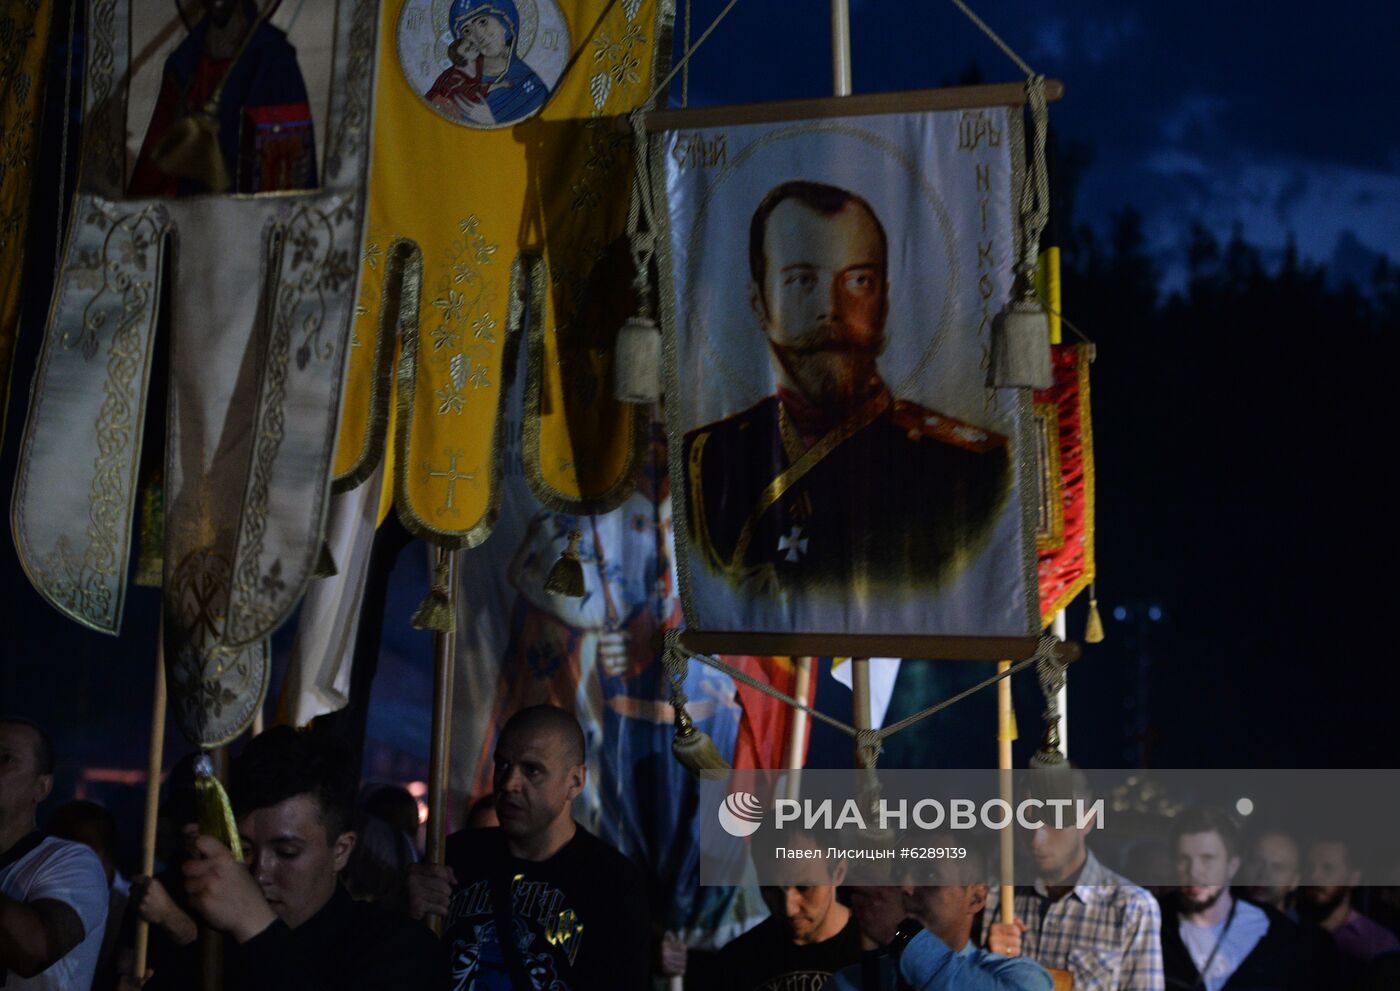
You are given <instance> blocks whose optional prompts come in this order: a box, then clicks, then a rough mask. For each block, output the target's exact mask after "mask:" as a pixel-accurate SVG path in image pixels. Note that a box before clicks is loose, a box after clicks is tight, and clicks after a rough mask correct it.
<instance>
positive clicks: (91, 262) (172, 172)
mask: <svg viewBox="0 0 1400 991" xmlns="http://www.w3.org/2000/svg"><path fill="white" fill-rule="evenodd" d="M152 7H153V5H149V4H132V3H126V2H119V0H89V3H88V9H87V17H86V21H85V23H86V24H87V25H88V36H87V38H88V64H87V75H86V81H85V93H84V97H83V99H84V107H85V116H84V133H83V153H82V164H81V175H80V180H79V193H78V199H77V202H76V203H75V205H74V209H73V211H72V222H71V225H70V229H69V231H68V236H67V240H66V242H65V247H64V252H63V265H62V270H61V272H60V273H59V277H58V280H57V283H56V286H55V291H54V301H53V304H52V308H51V310H50V314H49V323H48V326H47V327H46V329H45V335H44V342H43V345H42V350H41V354H40V358H39V365H38V369H37V371H36V374H35V379H34V385H33V391H32V396H31V401H30V407H29V415H28V419H27V422H26V424H25V433H24V439H23V445H22V449H21V454H20V467H19V471H18V474H17V477H16V481H15V495H14V501H13V506H12V519H13V527H14V532H15V538H16V541H15V542H16V546H17V550H18V552H19V556H20V559H21V561H22V563H23V564H24V567H25V569H26V571H27V572H28V574H29V576H30V578H31V580H32V581H33V582H34V584H35V587H36V588H37V589H38V590H39V591H40V593H41V594H42V595H44V597H45V598H47V599H48V600H49V601H50V602H51V603H52V604H53V605H55V606H56V607H57V608H58V609H60V610H61V611H63V612H64V613H66V614H67V615H69V616H70V617H72V618H73V619H75V620H76V621H78V622H81V623H83V624H85V625H87V626H89V627H92V628H93V629H97V630H100V631H103V632H108V633H115V632H116V631H117V629H118V628H119V625H120V622H121V613H122V604H123V600H124V596H125V591H126V582H127V562H128V558H129V556H130V545H131V529H132V518H133V510H134V505H135V500H136V496H137V486H136V478H137V466H138V465H139V463H140V459H141V436H142V429H143V425H144V421H145V418H146V417H147V416H148V415H151V414H152V413H157V415H158V410H153V409H151V408H149V404H148V400H149V398H150V397H151V395H152V393H156V394H159V392H160V386H161V383H158V382H154V383H153V382H152V381H151V369H152V365H153V361H154V354H155V350H156V348H157V347H158V346H161V347H164V348H167V349H168V354H169V366H170V374H169V381H168V383H166V389H165V392H166V396H167V398H166V416H167V423H166V430H167V436H166V444H165V455H166V456H165V464H164V469H163V481H162V483H161V485H162V488H163V502H164V507H165V510H164V516H165V520H164V574H163V587H164V609H163V615H164V627H165V629H164V637H165V645H166V659H167V665H168V676H169V680H170V687H171V694H172V698H173V703H174V705H173V708H174V710H175V713H176V716H177V720H178V722H179V724H180V727H181V729H182V730H183V731H184V732H185V734H186V735H187V736H188V737H189V738H190V739H191V740H192V741H193V742H195V743H198V744H201V745H206V746H212V745H216V744H219V743H222V742H224V741H226V740H228V739H231V738H232V737H233V736H236V735H237V734H238V733H239V732H241V731H242V729H243V728H244V727H245V726H246V724H247V723H248V722H249V721H250V720H251V719H252V715H253V713H254V711H255V710H256V708H257V706H258V704H259V702H260V701H261V698H262V694H263V692H264V691H265V688H266V681H267V665H268V651H267V644H266V638H267V637H268V635H269V634H271V633H272V631H273V630H275V629H276V628H277V627H278V626H279V625H280V624H281V623H282V622H283V621H284V620H285V619H286V618H287V617H288V616H289V615H290V614H291V612H292V611H293V609H294V608H295V607H296V604H297V602H298V601H299V600H300V598H301V595H302V592H303V591H304V590H305V588H306V586H307V584H308V582H309V581H310V580H311V578H312V575H313V569H314V566H315V565H316V563H317V562H318V560H319V559H320V552H321V549H322V534H323V532H324V529H325V517H326V510H327V503H328V499H329V495H330V474H331V455H332V451H333V444H334V437H335V426H336V419H337V414H338V410H339V404H340V403H339V400H340V387H341V381H342V378H343V375H344V359H345V353H346V349H347V342H348V339H349V331H350V318H351V315H352V307H353V301H354V298H355V283H356V277H357V267H356V259H357V256H358V253H359V245H360V241H361V236H362V233H363V214H364V211H363V203H364V185H365V180H366V176H367V166H368V152H369V140H368V139H369V127H370V107H371V98H372V96H373V88H372V87H373V78H372V70H373V65H374V62H373V53H374V44H375V32H376V24H377V14H378V6H377V4H376V3H375V2H374V0H339V2H337V3H334V4H331V3H327V4H302V5H287V7H286V9H283V8H281V7H279V6H278V5H277V4H276V3H275V2H265V3H262V4H258V3H252V2H245V3H234V4H191V5H189V9H185V8H184V7H177V8H175V9H170V8H167V9H166V10H165V11H164V12H163V13H164V16H163V17H162V16H155V17H153V16H152ZM181 17H184V18H187V19H186V20H180V18H181ZM167 21H168V23H167ZM293 39H306V43H305V44H304V45H301V47H298V44H296V43H294V40H293ZM151 52H160V53H162V54H163V56H164V57H163V58H156V59H153V58H151V57H150V53H151ZM317 117H319V118H320V122H319V123H318V122H317V120H316V118H317ZM167 277H168V279H169V284H168V286H167V285H165V284H164V283H165V280H166V278H167ZM163 293H165V294H168V298H169V305H168V307H167V308H164V309H162V305H161V299H162V294H163ZM158 328H161V332H160V333H158ZM158 338H163V339H164V342H163V343H162V344H159V345H158V343H157V339H158Z"/></svg>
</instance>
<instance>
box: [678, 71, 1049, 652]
mask: <svg viewBox="0 0 1400 991" xmlns="http://www.w3.org/2000/svg"><path fill="white" fill-rule="evenodd" d="M954 92H956V91H954ZM909 96H916V95H915V94H909ZM871 99H872V100H873V99H876V98H871ZM878 99H880V100H883V101H885V102H884V104H883V105H882V107H879V108H876V109H875V110H874V111H872V112H868V113H864V114H862V115H860V116H854V115H852V114H853V111H851V110H846V109H844V107H843V104H844V105H845V106H849V105H850V104H849V102H848V101H815V102H812V103H808V104H804V106H803V109H802V110H800V111H799V110H792V109H790V108H784V106H783V105H782V104H769V105H764V106H762V107H746V108H738V109H737V110H734V111H729V112H730V114H731V118H730V120H728V121H726V120H724V119H723V118H724V116H725V114H726V110H725V108H713V109H708V110H704V111H692V112H689V114H687V112H683V111H678V112H674V113H672V114H668V115H666V119H665V121H664V123H660V122H659V123H656V124H655V125H654V128H653V129H654V130H655V131H658V132H659V133H657V134H655V136H654V137H653V139H652V144H651V155H652V175H653V179H654V185H655V187H656V197H657V202H658V204H662V203H664V206H660V205H658V209H657V213H658V214H659V215H661V216H664V217H666V218H667V222H668V224H669V229H668V231H667V232H666V234H665V236H664V237H663V238H662V239H661V240H663V241H664V254H665V257H664V258H663V260H662V262H661V265H660V270H661V283H662V293H661V310H662V316H663V324H664V328H663V333H664V336H665V341H666V353H667V368H666V376H667V381H666V398H667V416H668V422H669V426H670V429H671V431H672V438H671V443H672V450H673V451H674V452H675V455H676V456H675V457H674V459H673V462H672V464H673V485H674V488H675V491H677V492H678V493H681V494H682V495H683V501H682V502H678V505H677V513H676V516H677V532H678V534H679V535H680V536H681V538H682V539H681V547H680V551H679V554H680V559H679V560H680V565H681V569H680V570H681V591H682V598H683V602H684V606H685V614H686V621H687V625H688V626H689V627H690V628H693V629H697V630H718V631H769V632H804V633H831V632H845V633H857V634H876V633H919V634H948V635H954V634H956V635H979V636H1023V635H1025V634H1026V633H1027V632H1028V631H1030V630H1032V629H1034V628H1035V627H1036V625H1037V624H1038V620H1039V612H1038V610H1037V591H1036V581H1035V517H1034V513H1035V508H1036V502H1035V479H1034V476H1033V469H1034V465H1035V450H1034V446H1033V442H1032V441H1031V439H1030V432H1029V425H1030V402H1029V399H1030V396H1029V392H1028V390H1025V389H1010V388H1007V389H994V388H989V386H988V382H989V362H990V347H991V341H992V334H993V325H994V323H995V322H996V320H997V318H998V315H999V314H1000V313H1001V312H1002V311H1003V309H1004V308H1005V307H1006V305H1007V304H1008V302H1009V301H1010V299H1011V294H1012V289H1013V280H1014V275H1013V265H1014V261H1015V259H1016V257H1017V251H1018V245H1019V242H1018V238H1019V236H1020V233H1019V230H1018V223H1017V220H1016V217H1017V212H1016V210H1015V209H1014V207H1013V204H1014V203H1015V202H1016V196H1017V194H1018V192H1019V183H1020V182H1021V172H1022V169H1021V164H1020V163H1021V162H1022V160H1023V157H1024V151H1023V147H1022V143H1023V137H1022V128H1021V120H1020V114H1019V108H1012V107H1008V106H1004V105H987V106H977V105H975V104H972V105H970V104H969V102H963V103H961V104H957V103H954V104H953V105H955V106H957V109H951V110H938V109H926V110H917V109H913V110H911V109H908V107H909V104H908V103H905V104H903V105H901V104H900V99H899V98H898V97H894V98H883V97H882V98H878ZM968 99H969V100H971V99H972V98H971V97H969V98H968ZM943 105H948V102H947V101H946V100H945V102H944V104H943ZM882 111H883V112H882ZM673 121H674V122H675V126H674V127H673V126H672V122H673ZM691 121H693V123H690V122H691Z"/></svg>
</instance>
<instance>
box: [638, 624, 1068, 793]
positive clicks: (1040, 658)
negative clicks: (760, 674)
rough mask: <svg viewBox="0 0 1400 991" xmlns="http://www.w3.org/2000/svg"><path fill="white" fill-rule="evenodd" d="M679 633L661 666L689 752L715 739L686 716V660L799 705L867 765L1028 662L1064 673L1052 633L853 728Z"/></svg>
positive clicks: (669, 639)
mask: <svg viewBox="0 0 1400 991" xmlns="http://www.w3.org/2000/svg"><path fill="white" fill-rule="evenodd" d="M681 632H682V631H680V630H667V631H666V634H665V636H664V640H663V642H664V644H665V647H664V652H663V654H662V657H663V663H664V664H665V666H666V673H667V675H668V676H669V677H670V679H671V705H672V707H673V708H674V709H675V710H676V726H677V730H676V741H679V740H680V739H681V737H682V736H683V735H684V736H685V737H686V739H687V742H686V744H685V747H686V748H687V750H688V751H689V750H690V749H691V748H696V749H698V748H701V747H704V746H706V745H707V746H708V748H709V749H710V750H714V742H713V741H711V740H710V738H709V736H708V735H706V734H705V733H704V731H702V730H701V729H699V728H698V727H697V726H695V723H694V720H692V719H691V718H690V715H689V713H687V712H686V711H685V703H686V702H687V699H686V696H685V692H684V691H683V690H682V689H681V686H682V684H683V683H684V681H685V674H686V665H687V663H688V662H689V661H691V660H695V661H699V662H701V663H702V664H708V665H709V666H710V667H712V668H714V669H716V670H717V671H723V672H724V673H725V674H727V675H729V677H731V678H733V679H734V680H735V681H738V682H741V683H743V684H745V685H747V686H749V687H750V688H752V689H755V690H756V691H760V692H762V693H763V694H765V695H768V696H771V697H772V698H775V699H777V700H778V701H780V702H783V703H785V704H786V705H788V706H789V707H790V708H793V709H801V710H802V711H803V712H805V713H807V714H808V715H809V716H811V717H812V718H813V719H818V720H821V721H822V722H824V723H826V724H827V725H828V726H830V727H832V728H833V729H836V730H839V731H841V732H842V733H845V734H846V735H847V736H850V737H853V738H854V739H855V741H856V744H857V746H858V747H859V748H860V750H861V751H862V753H863V755H864V756H865V757H866V758H868V762H867V766H868V767H874V766H875V763H876V758H877V757H878V756H879V754H880V750H881V744H882V743H883V741H884V740H885V739H886V738H887V737H890V736H893V735H894V734H895V733H898V732H900V731H901V730H904V729H908V728H909V727H910V726H913V725H914V724H915V723H917V722H920V721H922V720H924V719H927V718H928V717H929V716H933V715H936V714H937V713H939V712H942V711H943V710H944V709H947V708H949V707H950V706H953V705H956V704H957V703H959V702H961V701H962V700H963V699H966V698H968V697H970V696H972V695H975V694H976V693H978V692H980V691H982V690H983V689H985V688H990V687H991V686H993V685H995V684H996V683H997V682H999V681H1001V680H1002V679H1004V678H1009V677H1011V676H1012V675H1013V674H1015V673H1016V672H1018V671H1024V670H1025V669H1026V668H1028V667H1030V666H1031V665H1033V664H1035V665H1044V664H1046V663H1053V664H1054V665H1055V666H1057V667H1058V668H1059V669H1060V670H1061V671H1063V669H1064V664H1063V662H1061V661H1060V660H1059V656H1058V647H1059V643H1060V641H1059V640H1057V639H1056V638H1055V637H1051V636H1045V637H1041V638H1040V640H1039V642H1038V643H1037V644H1036V648H1035V653H1033V654H1032V655H1031V656H1030V657H1027V658H1023V659H1022V660H1019V661H1017V662H1016V663H1015V664H1012V665H1011V666H1010V667H1008V668H1007V669H1006V670H1005V671H999V672H998V673H996V674H995V675H993V676H992V677H990V678H987V679H985V680H983V681H980V682H978V683H977V684H975V685H973V686H972V687H970V688H966V689H964V690H963V691H961V692H958V693H957V694H956V695H953V696H951V697H949V698H946V699H944V700H943V701H941V702H936V703H934V704H933V705H930V706H928V707H926V708H924V709H920V710H919V711H918V712H916V713H913V714H912V715H909V716H906V717H904V718H903V719H901V720H899V721H898V722H895V723H891V724H890V725H888V726H884V727H881V728H880V729H857V728H856V727H854V726H851V725H850V724H849V723H844V722H842V721H841V720H839V719H835V718H833V717H832V716H828V715H827V714H826V713H824V712H819V711H818V710H816V709H814V708H812V707H811V706H809V705H806V704H805V703H803V702H801V701H799V700H798V699H796V698H794V697H793V696H791V695H788V694H787V693H785V692H782V691H779V690H778V689H776V688H774V687H773V686H772V685H770V684H768V683H766V682H763V681H760V680H759V679H757V678H755V677H753V676H752V675H750V674H748V673H747V672H745V671H741V670H739V669H738V668H736V667H734V666H733V665H730V664H726V663H725V662H724V661H722V660H720V659H719V658H717V657H713V656H711V655H709V654H699V653H696V652H695V651H693V650H690V649H689V648H687V647H686V646H685V645H684V644H683V643H681ZM691 734H694V736H696V737H700V738H702V740H701V741H698V742H697V741H695V740H694V739H693V738H692V736H691ZM676 741H673V743H672V750H673V751H676V749H677V747H678V746H679V745H680V744H679V743H678V742H676ZM715 753H716V755H718V751H715ZM676 757H677V759H678V760H680V761H681V763H682V764H684V765H685V766H686V767H687V768H688V769H690V770H692V771H697V772H698V770H701V769H703V768H696V767H694V766H692V765H691V764H690V763H688V762H687V761H686V760H685V759H684V758H682V757H681V754H680V753H679V752H677V753H676ZM711 766H712V765H711ZM721 766H722V767H727V766H728V765H727V764H723V763H722V759H721Z"/></svg>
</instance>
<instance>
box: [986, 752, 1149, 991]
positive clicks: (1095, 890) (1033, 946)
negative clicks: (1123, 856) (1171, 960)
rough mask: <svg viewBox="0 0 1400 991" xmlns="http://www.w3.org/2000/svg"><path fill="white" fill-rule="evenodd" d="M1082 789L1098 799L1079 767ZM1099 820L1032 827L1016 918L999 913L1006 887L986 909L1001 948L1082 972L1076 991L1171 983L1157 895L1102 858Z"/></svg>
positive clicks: (1077, 781) (995, 945) (996, 949)
mask: <svg viewBox="0 0 1400 991" xmlns="http://www.w3.org/2000/svg"><path fill="white" fill-rule="evenodd" d="M1073 790H1074V797H1075V798H1082V799H1084V800H1085V801H1086V802H1087V801H1089V800H1090V796H1089V793H1088V791H1089V790H1088V787H1087V784H1086V782H1085V780H1084V777H1083V775H1082V774H1081V773H1080V772H1079V771H1075V772H1074V789H1073ZM1093 828H1094V826H1093V823H1092V822H1090V823H1087V824H1085V825H1084V826H1083V827H1079V828H1076V827H1074V826H1066V827H1064V828H1062V829H1057V828H1055V827H1054V826H1050V825H1046V826H1043V827H1042V828H1040V829H1037V830H1035V831H1033V832H1032V833H1031V853H1032V855H1033V856H1034V858H1035V866H1036V874H1037V877H1036V881H1035V885H1034V886H1033V887H1029V888H1026V887H1021V888H1017V889H1016V922H1015V923H1001V922H993V923H991V924H990V925H988V922H991V920H994V919H996V918H997V913H998V906H999V903H1000V900H1001V899H1000V894H1001V893H1000V889H999V888H993V889H992V892H991V897H990V898H989V899H988V901H987V910H986V912H985V913H984V914H983V919H984V922H983V928H984V931H987V935H988V938H987V945H988V948H989V949H990V950H991V951H992V952H993V953H1001V954H1004V955H1007V956H1014V955H1015V954H1016V953H1017V952H1020V953H1022V954H1023V955H1025V956H1027V957H1030V958H1031V959H1032V960H1034V961H1035V962H1036V963H1038V964H1040V965H1041V966H1043V967H1047V968H1050V969H1058V970H1067V971H1069V972H1070V973H1071V974H1072V975H1074V991H1163V988H1164V986H1165V979H1164V977H1163V974H1162V913H1161V909H1159V908H1158V906H1157V900H1156V899H1155V898H1153V897H1152V896H1151V895H1150V894H1148V892H1147V891H1145V890H1144V889H1142V888H1139V887H1138V886H1137V885H1135V884H1132V883H1131V882H1129V881H1128V880H1127V879H1126V878H1124V877H1121V876H1120V875H1118V874H1115V873H1114V872H1113V871H1111V870H1109V869H1108V868H1107V867H1105V866H1103V864H1101V863H1099V862H1098V860H1097V859H1096V858H1095V857H1094V855H1093V854H1092V853H1090V852H1089V849H1088V847H1087V846H1086V845H1085V837H1086V836H1087V835H1088V833H1089V830H1091V829H1093Z"/></svg>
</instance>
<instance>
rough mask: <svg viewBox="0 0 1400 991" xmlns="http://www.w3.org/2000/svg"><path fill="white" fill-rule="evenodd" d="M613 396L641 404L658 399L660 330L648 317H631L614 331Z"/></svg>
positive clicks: (659, 393)
mask: <svg viewBox="0 0 1400 991" xmlns="http://www.w3.org/2000/svg"><path fill="white" fill-rule="evenodd" d="M613 395H614V396H615V397H616V398H617V399H618V400H619V401H621V402H624V403H640V404H642V405H651V404H652V403H654V402H656V401H657V400H658V399H660V398H661V331H659V330H657V329H656V323H655V322H654V321H653V320H651V318H649V317H644V316H636V317H633V318H632V319H631V320H628V321H627V322H626V323H625V324H623V325H622V329H621V330H620V331H618V332H617V346H616V348H615V349H614V357H613Z"/></svg>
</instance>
